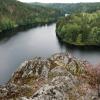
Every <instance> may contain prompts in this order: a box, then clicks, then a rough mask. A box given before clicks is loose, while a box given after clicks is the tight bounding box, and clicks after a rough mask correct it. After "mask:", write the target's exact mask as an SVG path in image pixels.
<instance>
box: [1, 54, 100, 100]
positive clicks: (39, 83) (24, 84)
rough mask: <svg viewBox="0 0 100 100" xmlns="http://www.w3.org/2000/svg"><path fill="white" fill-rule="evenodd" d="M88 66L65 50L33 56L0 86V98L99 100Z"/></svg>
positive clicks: (5, 99) (89, 65)
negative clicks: (44, 55)
mask: <svg viewBox="0 0 100 100" xmlns="http://www.w3.org/2000/svg"><path fill="white" fill-rule="evenodd" d="M91 66H92V65H91V64H89V63H88V62H87V61H81V60H79V59H77V58H75V57H73V56H72V55H71V54H69V53H57V54H54V55H52V56H51V57H49V58H48V59H43V58H41V57H36V58H33V59H31V60H29V61H25V62H24V63H22V64H21V66H20V67H19V68H18V69H17V71H15V72H14V73H13V74H12V77H11V79H10V80H9V82H8V83H7V84H5V85H3V86H0V100H11V99H17V100H41V99H43V100H52V99H54V100H82V99H85V100H94V99H96V100H99V99H100V98H99V97H98V92H97V90H96V87H95V84H94V86H92V85H91V82H92V81H91V80H90V79H91V78H92V79H94V78H93V77H91V75H90V74H89V70H88V69H89V68H90V69H91ZM92 74H93V73H92ZM93 83H95V82H93Z"/></svg>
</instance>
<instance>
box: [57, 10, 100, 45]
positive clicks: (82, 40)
mask: <svg viewBox="0 0 100 100" xmlns="http://www.w3.org/2000/svg"><path fill="white" fill-rule="evenodd" d="M56 27H57V28H56V31H57V35H58V36H59V37H60V38H61V39H62V40H63V41H65V42H66V43H70V44H74V45H100V12H99V11H97V12H95V13H77V14H72V15H68V16H67V17H65V18H62V19H60V20H59V21H58V22H57V26H56Z"/></svg>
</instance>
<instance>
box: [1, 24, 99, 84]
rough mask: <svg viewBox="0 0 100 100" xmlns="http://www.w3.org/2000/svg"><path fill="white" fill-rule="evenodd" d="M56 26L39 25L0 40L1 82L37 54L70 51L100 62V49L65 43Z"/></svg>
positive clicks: (45, 55) (6, 79) (43, 54)
mask: <svg viewBox="0 0 100 100" xmlns="http://www.w3.org/2000/svg"><path fill="white" fill-rule="evenodd" d="M55 28H56V24H51V25H49V26H47V25H45V26H39V27H35V28H31V29H28V30H25V31H23V32H17V34H16V35H13V36H11V37H9V38H4V39H3V40H2V41H0V84H4V83H5V82H7V81H8V80H9V79H10V77H11V74H12V73H13V72H14V71H16V69H17V68H18V66H19V65H20V64H21V63H22V62H23V61H25V60H29V59H31V58H34V57H36V56H37V57H39V56H40V57H50V56H51V55H52V54H54V53H59V52H70V53H72V54H73V55H74V56H76V57H79V58H80V59H83V60H84V59H86V60H88V61H89V62H91V63H92V64H96V63H99V62H100V50H98V49H96V48H94V49H93V48H92V49H90V48H89V49H88V48H85V49H84V48H80V49H78V48H75V47H73V46H68V45H64V44H62V43H61V42H59V40H58V38H57V36H56V32H55ZM9 34H10V32H9Z"/></svg>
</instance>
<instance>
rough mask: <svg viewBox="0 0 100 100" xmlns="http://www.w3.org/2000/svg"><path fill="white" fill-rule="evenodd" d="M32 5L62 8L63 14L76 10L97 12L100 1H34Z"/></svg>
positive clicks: (99, 8) (99, 7)
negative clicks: (46, 2)
mask: <svg viewBox="0 0 100 100" xmlns="http://www.w3.org/2000/svg"><path fill="white" fill-rule="evenodd" d="M31 5H41V6H44V7H48V8H54V9H58V10H61V12H62V14H65V13H69V14H70V13H76V12H95V11H97V10H100V3H76V4H74V3H67V4H65V3H62V4H60V3H48V4H45V3H33V4H31Z"/></svg>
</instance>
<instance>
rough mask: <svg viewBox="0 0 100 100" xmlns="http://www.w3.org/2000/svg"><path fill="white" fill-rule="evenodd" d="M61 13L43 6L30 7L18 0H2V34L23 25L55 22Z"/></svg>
mask: <svg viewBox="0 0 100 100" xmlns="http://www.w3.org/2000/svg"><path fill="white" fill-rule="evenodd" d="M60 15H61V12H60V11H59V10H56V9H54V8H53V9H52V8H50V9H49V8H46V7H43V6H30V5H29V4H26V3H21V2H19V1H17V0H0V32H2V31H3V30H8V29H11V28H15V27H18V26H23V25H31V24H32V25H37V24H38V25H39V24H44V23H51V22H54V21H55V20H56V19H57V18H58V17H59V16H60Z"/></svg>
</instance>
